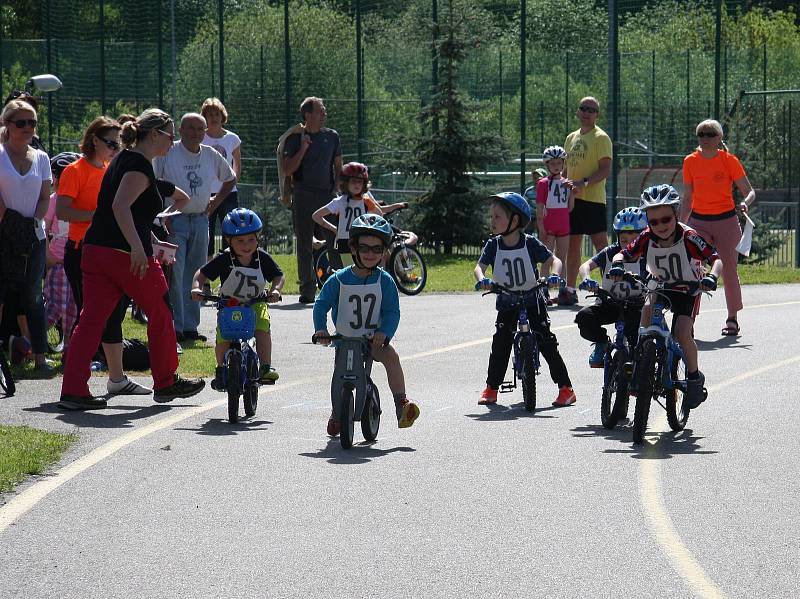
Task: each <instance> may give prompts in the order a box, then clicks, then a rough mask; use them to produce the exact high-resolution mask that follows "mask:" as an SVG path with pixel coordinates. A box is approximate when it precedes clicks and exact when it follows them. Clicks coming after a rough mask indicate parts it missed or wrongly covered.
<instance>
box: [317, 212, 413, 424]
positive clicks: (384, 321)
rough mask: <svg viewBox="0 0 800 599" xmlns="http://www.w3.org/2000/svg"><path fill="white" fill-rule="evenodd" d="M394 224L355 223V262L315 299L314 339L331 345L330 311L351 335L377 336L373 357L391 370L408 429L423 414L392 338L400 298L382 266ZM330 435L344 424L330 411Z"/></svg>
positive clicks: (367, 217) (371, 219) (363, 219)
mask: <svg viewBox="0 0 800 599" xmlns="http://www.w3.org/2000/svg"><path fill="white" fill-rule="evenodd" d="M392 234H393V232H392V226H391V225H390V224H389V223H388V222H386V219H384V218H383V217H382V216H379V215H377V214H364V215H362V216H359V217H358V218H356V219H354V220H353V222H352V223H351V225H350V231H349V233H348V235H349V241H348V244H349V247H350V254H351V255H352V257H353V264H352V265H350V266H347V267H345V268H343V269H341V270H338V271H336V273H334V274H333V275H331V276H330V277H329V278H328V280H327V281H325V284H324V285H323V286H322V291H320V294H319V296H318V297H317V301H316V302H314V337H315V338H317V339H318V340H319V342H320V343H322V344H323V345H328V344H329V343H330V339H329V337H330V334H329V333H328V326H327V320H328V312H330V313H331V317H332V319H333V324H334V326H335V327H336V332H337V333H339V334H341V335H345V336H347V337H361V336H367V337H371V338H372V343H371V345H370V349H371V352H372V357H373V359H374V360H375V361H376V362H380V363H381V364H383V366H384V367H385V368H386V377H387V378H388V379H389V388H390V389H391V391H392V395H393V396H394V406H395V411H396V413H397V425H398V427H400V428H407V427H409V426H411V425H412V424H414V421H415V420H416V419H417V418H418V417H419V407H418V406H417V405H416V404H415V403H414V402H412V401H411V400H409V399H408V398H407V397H406V384H405V377H404V375H403V367H402V366H401V365H400V358H399V356H398V355H397V352H396V351H395V350H394V348H393V347H392V346H391V345H389V341H390V340H391V338H392V336H393V335H394V334H395V332H396V331H397V326H398V325H399V324H400V298H399V295H398V293H397V286H396V285H395V283H394V280H392V277H391V276H390V275H389V273H387V272H386V271H384V270H383V269H382V268H380V264H381V263H382V262H383V259H384V257H385V254H386V250H387V248H388V247H389V245H390V244H391V242H392ZM327 430H328V435H330V436H331V437H335V436H336V435H338V434H339V433H340V432H341V430H342V424H341V422H340V421H339V419H338V418H337V416H336V411H335V410H333V411H332V412H331V416H330V418H329V419H328V428H327Z"/></svg>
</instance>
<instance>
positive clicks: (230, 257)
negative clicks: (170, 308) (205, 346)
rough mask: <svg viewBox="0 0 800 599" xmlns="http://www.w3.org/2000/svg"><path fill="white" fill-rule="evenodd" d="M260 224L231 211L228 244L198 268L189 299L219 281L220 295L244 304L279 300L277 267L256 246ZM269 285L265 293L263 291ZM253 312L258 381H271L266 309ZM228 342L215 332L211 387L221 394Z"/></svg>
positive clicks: (244, 212)
mask: <svg viewBox="0 0 800 599" xmlns="http://www.w3.org/2000/svg"><path fill="white" fill-rule="evenodd" d="M262 228H263V224H262V222H261V219H260V218H259V216H258V215H257V214H256V213H255V212H253V211H252V210H248V209H246V208H235V209H233V210H231V211H230V212H229V213H228V214H227V215H226V216H225V219H224V220H223V221H222V234H223V235H224V236H225V242H226V243H227V244H228V246H229V247H227V248H226V249H225V250H223V251H222V252H220V253H219V254H217V255H216V256H215V257H214V258H212V259H211V261H210V262H208V263H207V264H206V265H205V266H202V267H200V270H198V271H197V272H196V273H195V275H194V281H192V299H193V300H195V301H200V300H201V299H202V298H201V297H200V294H201V293H202V290H203V285H204V284H205V282H206V281H213V280H214V279H219V280H220V283H221V284H222V286H221V288H220V294H221V295H222V296H224V297H232V298H236V299H238V300H239V301H242V302H246V301H250V300H253V299H255V298H257V297H259V296H262V295H264V294H266V300H267V302H269V303H275V302H278V301H280V299H281V289H282V288H283V283H284V278H283V272H282V271H281V269H280V267H279V266H278V265H277V264H276V263H275V260H273V259H272V256H270V255H269V254H268V253H267V252H266V251H264V250H262V249H261V248H260V247H258V234H259V233H260V232H261V229H262ZM267 283H269V290H268V291H265V290H266V286H267ZM252 307H253V311H254V312H255V313H256V352H257V353H258V359H259V361H260V362H261V369H260V372H259V378H260V379H261V382H264V383H269V382H275V381H276V380H277V379H278V373H277V371H276V370H275V369H274V368H272V366H271V363H272V336H271V335H270V321H269V309H268V308H267V304H266V303H264V302H258V303H255V304H253V306H252ZM229 346H230V343H228V342H227V341H225V340H224V339H222V337H221V336H220V334H219V328H218V329H217V344H216V346H215V348H214V353H215V355H216V358H217V370H216V373H215V376H214V380H213V381H212V382H211V388H212V389H214V390H216V391H224V385H223V379H222V376H223V369H222V364H223V362H224V360H225V352H226V351H228V347H229Z"/></svg>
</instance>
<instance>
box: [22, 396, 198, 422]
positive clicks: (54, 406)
mask: <svg viewBox="0 0 800 599" xmlns="http://www.w3.org/2000/svg"><path fill="white" fill-rule="evenodd" d="M193 407H195V406H193V405H184V404H150V405H146V406H129V405H122V404H116V405H114V404H112V405H109V406H108V407H106V408H105V409H103V410H68V411H65V410H63V409H61V408H59V407H58V402H50V403H43V404H41V405H38V406H32V407H30V408H23V410H24V411H27V412H44V413H46V414H58V416H56V420H60V421H62V422H66V423H68V424H74V425H76V426H83V427H87V428H133V425H134V423H135V422H136V421H137V420H143V419H145V418H150V417H151V416H157V415H158V414H163V413H164V412H167V411H169V410H172V409H174V408H193Z"/></svg>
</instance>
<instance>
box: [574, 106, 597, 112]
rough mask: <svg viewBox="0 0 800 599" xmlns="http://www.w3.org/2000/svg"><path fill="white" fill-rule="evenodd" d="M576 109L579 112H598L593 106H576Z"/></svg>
mask: <svg viewBox="0 0 800 599" xmlns="http://www.w3.org/2000/svg"><path fill="white" fill-rule="evenodd" d="M578 110H580V111H581V112H588V113H589V114H595V113H596V112H598V110H597V108H595V107H594V106H578Z"/></svg>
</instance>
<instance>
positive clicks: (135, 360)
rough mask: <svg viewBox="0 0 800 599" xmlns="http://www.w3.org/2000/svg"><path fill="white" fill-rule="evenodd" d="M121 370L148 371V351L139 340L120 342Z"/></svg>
mask: <svg viewBox="0 0 800 599" xmlns="http://www.w3.org/2000/svg"><path fill="white" fill-rule="evenodd" d="M122 368H124V369H125V370H134V371H143V370H150V351H149V350H148V349H147V344H146V343H144V342H143V341H141V340H139V339H123V340H122Z"/></svg>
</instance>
